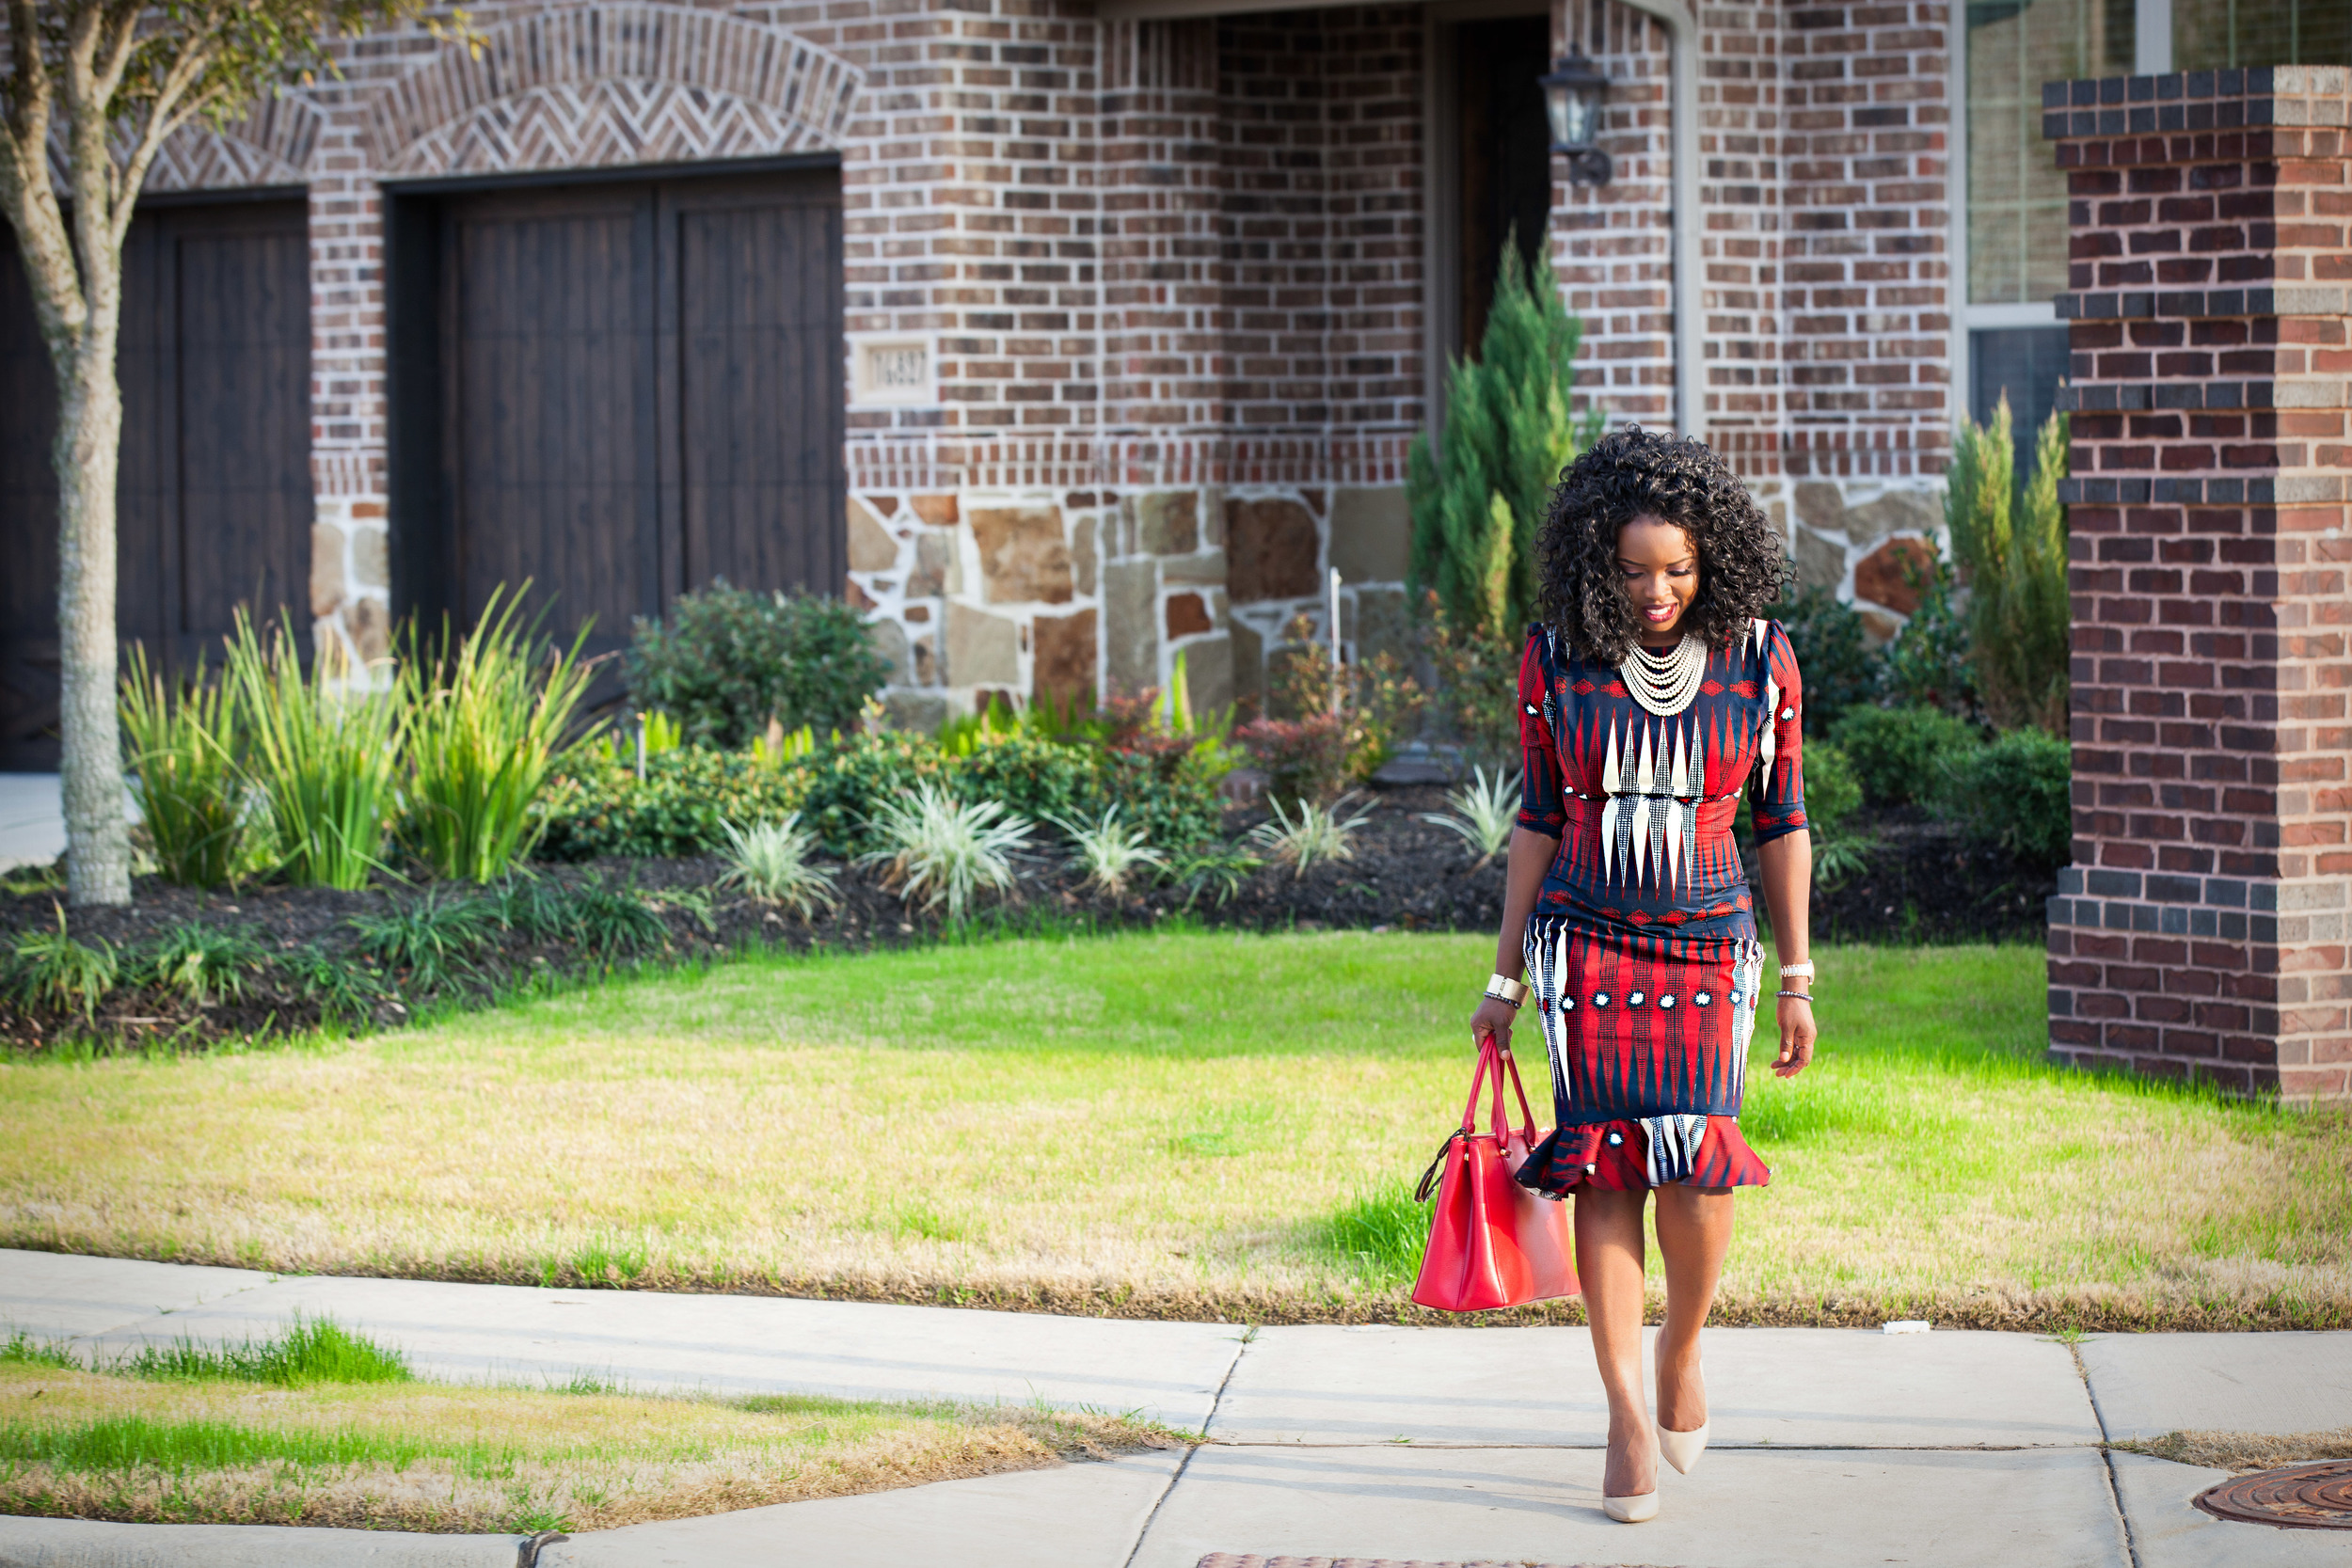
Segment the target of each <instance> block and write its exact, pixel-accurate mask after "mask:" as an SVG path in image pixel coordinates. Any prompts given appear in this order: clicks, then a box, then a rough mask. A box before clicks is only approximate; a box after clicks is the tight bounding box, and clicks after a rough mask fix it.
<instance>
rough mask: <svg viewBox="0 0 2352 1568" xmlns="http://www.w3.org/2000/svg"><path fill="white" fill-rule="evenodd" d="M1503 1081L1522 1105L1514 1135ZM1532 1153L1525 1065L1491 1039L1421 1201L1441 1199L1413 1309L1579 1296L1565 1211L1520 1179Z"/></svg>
mask: <svg viewBox="0 0 2352 1568" xmlns="http://www.w3.org/2000/svg"><path fill="white" fill-rule="evenodd" d="M1506 1076H1508V1077H1509V1079H1510V1080H1511V1089H1512V1092H1513V1093H1514V1094H1516V1095H1518V1101H1519V1125H1518V1127H1517V1128H1514V1127H1512V1126H1511V1125H1510V1123H1509V1122H1508V1121H1507V1120H1506V1119H1505V1118H1504V1114H1503V1104H1502V1080H1503V1079H1504V1077H1506ZM1482 1089H1484V1090H1486V1092H1487V1095H1488V1099H1489V1115H1488V1118H1487V1120H1488V1129H1489V1130H1488V1131H1486V1132H1479V1131H1477V1117H1478V1096H1479V1092H1480V1091H1481V1090H1482ZM1534 1144H1535V1117H1534V1112H1532V1111H1530V1110H1529V1109H1528V1108H1527V1090H1526V1089H1524V1088H1523V1087H1521V1086H1520V1085H1519V1069H1518V1063H1516V1062H1514V1061H1513V1060H1512V1059H1511V1054H1510V1053H1509V1052H1507V1051H1503V1050H1502V1049H1500V1048H1498V1047H1497V1046H1496V1044H1495V1042H1494V1037H1492V1036H1487V1037H1484V1038H1483V1039H1482V1040H1481V1041H1480V1044H1479V1048H1478V1070H1477V1072H1476V1073H1474V1074H1473V1075H1472V1076H1471V1078H1470V1102H1469V1103H1468V1104H1467V1105H1465V1106H1463V1107H1462V1125H1461V1126H1460V1127H1459V1128H1457V1129H1456V1130H1455V1131H1454V1133H1453V1135H1452V1136H1450V1137H1448V1138H1447V1139H1446V1141H1445V1145H1444V1147H1443V1148H1439V1149H1438V1157H1437V1159H1435V1160H1434V1161H1432V1162H1430V1165H1429V1169H1428V1170H1427V1172H1425V1173H1424V1174H1423V1175H1422V1179H1421V1187H1420V1189H1419V1191H1418V1192H1417V1193H1416V1194H1415V1196H1417V1197H1419V1198H1420V1199H1421V1200H1422V1202H1424V1203H1425V1202H1427V1201H1428V1200H1429V1196H1430V1192H1431V1190H1432V1189H1433V1188H1434V1189H1435V1190H1436V1193H1437V1197H1438V1206H1437V1209H1436V1211H1435V1212H1432V1213H1431V1215H1430V1216H1429V1246H1428V1249H1427V1250H1426V1251H1425V1252H1423V1253H1422V1259H1421V1277H1420V1278H1419V1279H1418V1280H1416V1281H1414V1283H1413V1299H1414V1300H1415V1301H1416V1302H1419V1303H1420V1304H1421V1305H1422V1306H1423V1307H1436V1308H1438V1310H1439V1311H1441V1312H1484V1311H1487V1310H1489V1309H1491V1308H1494V1307H1521V1306H1524V1305H1526V1304H1527V1303H1528V1302H1531V1301H1549V1300H1550V1299H1552V1298H1553V1297H1555V1296H1572V1295H1575V1294H1577V1293H1578V1291H1579V1290H1580V1289H1581V1287H1580V1286H1579V1285H1578V1284H1577V1279H1576V1262H1575V1256H1576V1253H1575V1244H1574V1243H1573V1242H1571V1241H1570V1239H1569V1234H1568V1215H1567V1205H1566V1204H1565V1203H1560V1202H1557V1201H1555V1200H1553V1199H1550V1198H1547V1197H1542V1196H1538V1195H1537V1194H1535V1193H1534V1192H1532V1191H1530V1190H1529V1189H1527V1188H1525V1187H1522V1186H1520V1185H1519V1184H1518V1181H1516V1180H1513V1173H1514V1172H1516V1171H1517V1170H1518V1167H1519V1164H1520V1162H1522V1161H1524V1160H1525V1159H1526V1158H1527V1153H1528V1150H1529V1149H1531V1148H1534Z"/></svg>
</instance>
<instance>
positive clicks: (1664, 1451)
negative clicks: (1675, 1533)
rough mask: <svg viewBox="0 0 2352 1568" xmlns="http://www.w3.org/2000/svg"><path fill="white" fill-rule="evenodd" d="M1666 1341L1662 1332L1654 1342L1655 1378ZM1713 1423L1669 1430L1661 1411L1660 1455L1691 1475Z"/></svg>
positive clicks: (1703, 1451) (1705, 1446)
mask: <svg viewBox="0 0 2352 1568" xmlns="http://www.w3.org/2000/svg"><path fill="white" fill-rule="evenodd" d="M1665 1342H1666V1337H1665V1336H1664V1335H1663V1334H1661V1335H1660V1336H1659V1337H1658V1338H1657V1339H1656V1340H1655V1341H1654V1342H1653V1343H1652V1346H1651V1350H1652V1357H1651V1359H1652V1370H1651V1374H1650V1375H1651V1377H1652V1378H1653V1379H1655V1378H1656V1377H1657V1375H1658V1374H1657V1370H1656V1359H1657V1358H1656V1353H1657V1352H1658V1351H1659V1350H1660V1349H1661V1347H1663V1346H1664V1344H1665ZM1712 1425H1714V1422H1713V1421H1712V1420H1711V1419H1709V1420H1705V1421H1701V1422H1700V1423H1699V1424H1698V1426H1697V1428H1696V1429H1695V1430H1694V1431H1691V1432H1669V1431H1667V1430H1666V1420H1665V1416H1664V1413H1663V1412H1662V1411H1661V1413H1660V1416H1659V1419H1658V1454H1659V1457H1660V1458H1661V1459H1663V1460H1664V1461H1665V1462H1666V1463H1667V1464H1669V1465H1673V1466H1674V1467H1675V1468H1676V1469H1677V1471H1679V1472H1680V1473H1682V1474H1683V1475H1686V1476H1687V1475H1689V1474H1690V1473H1691V1466H1692V1465H1696V1464H1697V1463H1698V1462H1699V1455H1700V1454H1702V1453H1705V1452H1706V1451H1707V1429H1708V1427H1710V1426H1712ZM1652 1512H1653V1513H1655V1512H1656V1510H1654V1509H1653V1510H1652Z"/></svg>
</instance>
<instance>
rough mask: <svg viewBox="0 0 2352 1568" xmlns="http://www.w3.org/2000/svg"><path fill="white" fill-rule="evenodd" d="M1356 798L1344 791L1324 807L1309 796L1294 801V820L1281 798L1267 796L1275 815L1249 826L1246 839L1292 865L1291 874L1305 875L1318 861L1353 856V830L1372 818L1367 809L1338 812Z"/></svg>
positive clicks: (1354, 848)
mask: <svg viewBox="0 0 2352 1568" xmlns="http://www.w3.org/2000/svg"><path fill="white" fill-rule="evenodd" d="M1355 799H1356V797H1354V796H1353V795H1343V796H1341V797H1340V798H1339V799H1338V800H1334V801H1332V802H1331V804H1330V805H1329V806H1327V807H1326V806H1318V805H1316V804H1315V803H1314V802H1313V801H1312V800H1300V801H1297V802H1296V804H1297V806H1298V816H1297V818H1296V819H1295V820H1294V819H1293V818H1292V816H1291V815H1290V813H1289V812H1287V811H1285V810H1283V809H1282V802H1281V801H1280V800H1270V801H1269V802H1268V803H1269V804H1271V805H1272V806H1273V808H1274V819H1273V820H1272V821H1270V822H1261V823H1259V824H1258V825H1257V826H1256V827H1254V828H1252V829H1250V830H1249V842H1250V843H1252V844H1254V845H1257V846H1258V847H1261V848H1263V850H1265V852H1266V858H1267V859H1268V860H1272V861H1277V862H1280V863H1286V864H1289V865H1291V866H1293V867H1295V870H1294V872H1293V873H1292V874H1293V875H1294V876H1298V877H1304V876H1305V875H1306V874H1307V868H1308V867H1309V866H1311V865H1312V864H1314V863H1315V862H1317V861H1346V860H1354V859H1355V858H1356V846H1355V843H1354V840H1355V836H1356V830H1357V829H1359V828H1360V827H1362V826H1363V825H1364V824H1365V823H1366V822H1369V821H1371V820H1372V814H1371V813H1370V812H1358V813H1357V814H1356V815H1355V816H1347V817H1343V816H1341V815H1340V813H1342V812H1343V811H1345V810H1346V809H1347V807H1348V804H1349V802H1350V801H1352V800H1355Z"/></svg>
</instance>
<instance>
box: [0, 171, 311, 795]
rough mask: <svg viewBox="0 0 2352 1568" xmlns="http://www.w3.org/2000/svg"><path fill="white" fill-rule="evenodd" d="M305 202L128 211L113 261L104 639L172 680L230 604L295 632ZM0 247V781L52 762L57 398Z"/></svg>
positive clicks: (28, 306)
mask: <svg viewBox="0 0 2352 1568" xmlns="http://www.w3.org/2000/svg"><path fill="white" fill-rule="evenodd" d="M306 222H307V219H306V214H305V210H304V206H303V203H302V202H301V201H300V200H298V199H297V200H270V201H235V202H220V203H205V204H202V205H194V206H171V207H165V208H161V209H158V210H152V211H142V212H141V213H140V214H139V215H138V217H137V218H136V220H135V221H134V223H133V224H132V226H131V233H130V237H129V240H128V241H127V243H126V245H125V246H124V253H123V306H122V341H121V351H120V358H119V375H120V377H121V382H122V400H123V433H122V467H121V476H120V480H119V483H118V486H117V492H116V494H117V502H118V508H117V524H116V527H117V542H118V546H119V553H118V566H117V571H118V578H117V590H116V604H115V616H116V625H117V626H118V628H119V631H120V632H121V635H122V639H123V641H124V643H125V644H126V645H128V644H129V643H131V642H133V641H138V642H142V643H144V644H145V645H146V646H147V648H148V650H149V653H150V655H151V657H162V658H165V659H167V660H170V661H173V662H175V663H183V664H184V663H185V662H187V661H190V660H192V659H193V658H194V657H195V656H196V654H197V653H198V652H199V650H202V651H204V652H205V653H206V654H207V655H208V657H210V659H211V661H212V662H213V663H214V664H215V665H217V664H218V663H219V653H220V647H219V640H220V637H221V635H222V634H223V633H225V632H227V631H228V630H229V628H230V623H231V619H232V617H233V614H234V612H235V610H236V608H237V607H238V606H239V605H245V606H247V607H250V608H251V609H252V610H254V611H255V612H256V613H257V614H258V615H260V616H262V617H264V618H266V617H269V616H272V615H275V614H277V613H278V611H279V610H281V609H284V610H291V611H293V612H294V614H293V616H292V619H293V621H294V624H295V625H296V626H299V627H301V628H303V630H304V631H305V632H306V634H307V631H308V628H309V620H310V617H309V609H310V606H309V599H308V594H309V579H310V525H311V513H312V500H311V485H310V239H309V233H308V230H307V228H306ZM32 309H33V308H32V298H31V295H30V293H28V292H27V290H26V287H25V282H24V274H23V273H22V271H21V270H19V262H18V261H17V256H16V246H15V244H14V237H13V236H7V237H6V243H5V244H0V409H5V410H6V415H5V417H0V559H5V560H6V561H7V562H8V570H7V571H5V572H0V768H7V769H46V768H55V767H56V761H57V738H56V724H57V511H56V507H57V487H56V478H55V475H54V474H53V473H52V471H51V468H50V466H49V448H50V442H51V440H52V439H53V437H54V436H55V435H56V382H55V380H54V379H53V377H52V374H51V372H50V369H49V356H48V351H47V349H46V348H45V347H44V345H43V344H42V343H41V341H40V333H39V331H38V329H37V328H36V327H35V325H34V322H33V313H32Z"/></svg>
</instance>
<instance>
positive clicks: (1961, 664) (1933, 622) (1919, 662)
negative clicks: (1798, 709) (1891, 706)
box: [1799, 555, 1977, 718]
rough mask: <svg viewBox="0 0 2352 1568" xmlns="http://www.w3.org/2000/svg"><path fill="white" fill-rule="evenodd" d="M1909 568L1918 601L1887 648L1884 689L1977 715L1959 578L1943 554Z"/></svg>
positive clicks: (1901, 698) (1917, 702)
mask: <svg viewBox="0 0 2352 1568" xmlns="http://www.w3.org/2000/svg"><path fill="white" fill-rule="evenodd" d="M1904 570H1905V574H1906V575H1907V576H1908V577H1909V578H1911V580H1912V586H1913V587H1914V588H1915V590H1916V591H1917V593H1918V595H1919V605H1918V608H1917V609H1915V610H1913V611H1912V612H1911V618H1910V619H1909V620H1907V621H1905V622H1904V623H1903V629H1902V630H1901V632H1899V634H1897V636H1896V638H1895V641H1894V642H1893V643H1892V644H1891V645H1889V646H1888V648H1887V650H1886V676H1885V681H1884V690H1885V692H1886V694H1887V695H1888V696H1889V697H1891V698H1893V699H1894V700H1895V701H1896V702H1898V703H1901V704H1907V705H1911V706H1914V707H1932V708H1941V709H1942V710H1943V711H1945V712H1946V713H1950V714H1956V715H1959V716H1961V717H1963V718H1972V717H1974V716H1975V714H1976V712H1977V677H1976V671H1975V667H1974V663H1973V661H1972V659H1971V658H1970V657H1969V651H1968V625H1967V622H1966V620H1965V619H1964V618H1963V615H1962V613H1961V610H1960V606H1959V604H1958V602H1957V600H1956V597H1955V595H1956V594H1957V593H1958V591H1959V587H1960V583H1959V579H1958V578H1956V577H1955V576H1954V575H1953V573H1952V564H1951V562H1949V561H1948V560H1947V559H1945V558H1944V557H1943V556H1940V555H1939V556H1937V557H1936V560H1935V567H1934V569H1933V570H1932V571H1931V572H1928V573H1926V574H1924V575H1923V574H1921V573H1919V572H1917V571H1915V570H1913V569H1911V568H1909V567H1906V568H1905V569H1904ZM1799 668H1800V669H1802V668H1803V666H1802V665H1800V666H1799Z"/></svg>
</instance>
